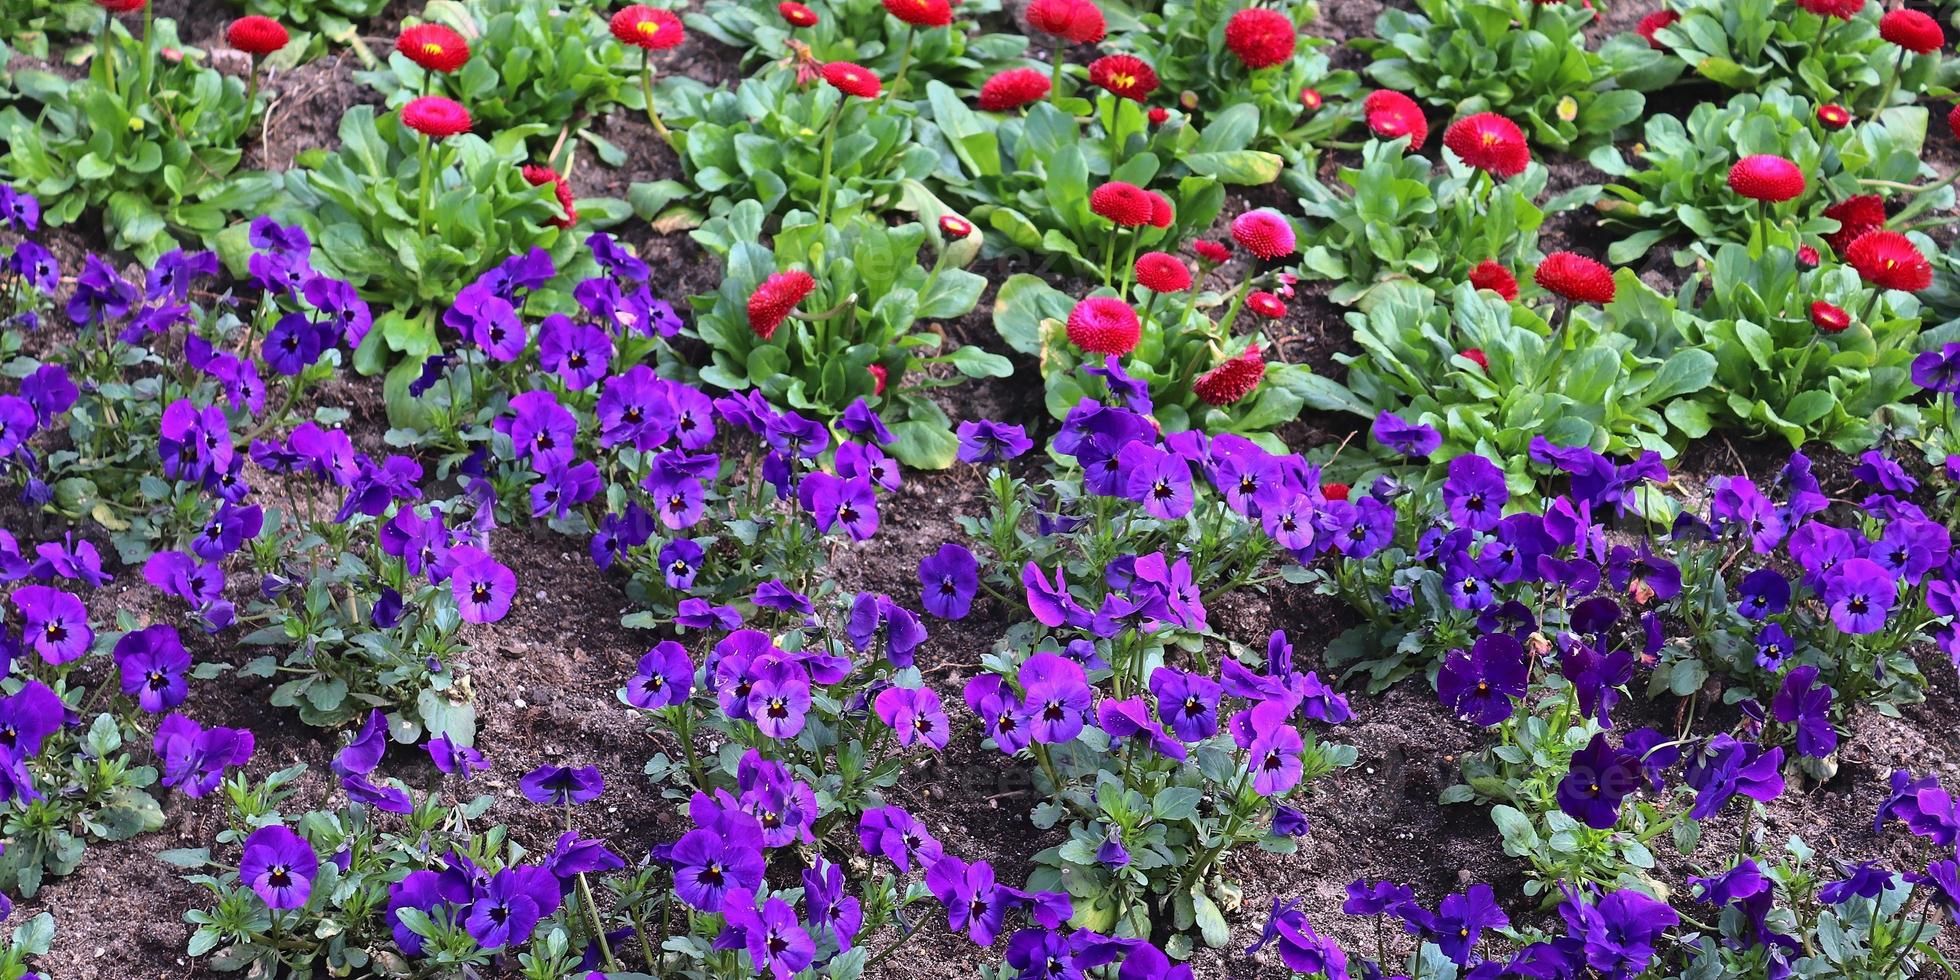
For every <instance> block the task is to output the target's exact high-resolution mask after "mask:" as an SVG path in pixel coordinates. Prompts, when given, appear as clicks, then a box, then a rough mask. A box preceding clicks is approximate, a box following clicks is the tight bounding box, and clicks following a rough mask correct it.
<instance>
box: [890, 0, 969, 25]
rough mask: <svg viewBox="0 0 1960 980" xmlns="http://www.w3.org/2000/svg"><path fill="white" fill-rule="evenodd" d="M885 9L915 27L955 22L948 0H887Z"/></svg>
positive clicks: (951, 6)
mask: <svg viewBox="0 0 1960 980" xmlns="http://www.w3.org/2000/svg"><path fill="white" fill-rule="evenodd" d="M885 10H887V11H888V12H890V13H891V15H892V16H893V17H896V18H898V19H899V20H902V21H904V22H905V23H907V24H910V25H912V26H913V27H945V26H946V25H947V24H950V23H952V22H953V5H952V4H951V3H949V2H948V0H885Z"/></svg>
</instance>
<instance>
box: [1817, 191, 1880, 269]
mask: <svg viewBox="0 0 1960 980" xmlns="http://www.w3.org/2000/svg"><path fill="white" fill-rule="evenodd" d="M1824 217H1826V218H1829V219H1831V220H1833V221H1835V222H1837V223H1838V230H1836V231H1834V232H1831V233H1830V234H1828V235H1825V236H1824V241H1825V243H1826V244H1828V245H1830V246H1831V251H1833V252H1836V253H1837V254H1838V255H1839V256H1840V257H1842V256H1843V255H1844V253H1845V250H1847V249H1849V248H1850V247H1851V243H1852V242H1855V241H1857V240H1858V239H1859V238H1861V237H1863V236H1864V234H1865V233H1866V232H1870V231H1877V230H1878V229H1879V228H1882V227H1884V225H1885V199H1884V198H1882V197H1879V196H1878V195H1877V194H1856V195H1853V196H1851V197H1847V198H1845V199H1844V200H1842V201H1839V202H1837V203H1836V204H1833V205H1831V206H1830V207H1828V208H1825V209H1824Z"/></svg>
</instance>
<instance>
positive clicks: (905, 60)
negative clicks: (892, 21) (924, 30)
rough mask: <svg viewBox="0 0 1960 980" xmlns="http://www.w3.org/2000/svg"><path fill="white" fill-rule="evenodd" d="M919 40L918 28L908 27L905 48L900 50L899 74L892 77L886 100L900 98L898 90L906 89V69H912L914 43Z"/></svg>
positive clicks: (886, 91)
mask: <svg viewBox="0 0 1960 980" xmlns="http://www.w3.org/2000/svg"><path fill="white" fill-rule="evenodd" d="M918 38H919V29H918V28H916V27H907V28H906V29H905V47H904V48H902V49H900V50H899V54H898V74H896V75H893V76H892V84H891V87H890V88H887V89H886V90H885V98H887V99H896V98H898V90H899V89H902V88H904V87H905V69H907V68H910V67H912V42H914V41H916V40H918Z"/></svg>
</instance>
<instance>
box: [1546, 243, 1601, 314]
mask: <svg viewBox="0 0 1960 980" xmlns="http://www.w3.org/2000/svg"><path fill="white" fill-rule="evenodd" d="M1531 278H1532V281H1533V282H1536V283H1537V284H1538V285H1539V287H1540V288H1542V289H1544V290H1545V291H1546V292H1548V293H1551V294H1553V295H1555V296H1559V297H1562V298H1564V299H1566V300H1569V301H1571V302H1574V303H1601V304H1604V303H1611V302H1612V301H1613V270H1611V269H1608V268H1607V267H1606V266H1605V265H1603V264H1601V263H1599V262H1597V261H1594V260H1593V259H1589V258H1586V257H1585V256H1583V255H1580V254H1578V253H1577V252H1553V253H1552V254H1550V255H1547V256H1545V261H1543V262H1540V263H1538V270H1537V271H1536V272H1534V273H1532V275H1531Z"/></svg>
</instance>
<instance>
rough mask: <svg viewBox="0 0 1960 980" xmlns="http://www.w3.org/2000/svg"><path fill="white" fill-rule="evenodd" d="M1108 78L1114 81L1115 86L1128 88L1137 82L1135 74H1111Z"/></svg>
mask: <svg viewBox="0 0 1960 980" xmlns="http://www.w3.org/2000/svg"><path fill="white" fill-rule="evenodd" d="M1109 80H1110V81H1112V82H1115V83H1116V87H1117V88H1130V87H1131V86H1133V85H1135V84H1136V83H1137V77H1136V76H1135V75H1111V76H1109Z"/></svg>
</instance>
